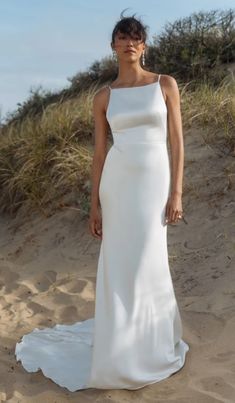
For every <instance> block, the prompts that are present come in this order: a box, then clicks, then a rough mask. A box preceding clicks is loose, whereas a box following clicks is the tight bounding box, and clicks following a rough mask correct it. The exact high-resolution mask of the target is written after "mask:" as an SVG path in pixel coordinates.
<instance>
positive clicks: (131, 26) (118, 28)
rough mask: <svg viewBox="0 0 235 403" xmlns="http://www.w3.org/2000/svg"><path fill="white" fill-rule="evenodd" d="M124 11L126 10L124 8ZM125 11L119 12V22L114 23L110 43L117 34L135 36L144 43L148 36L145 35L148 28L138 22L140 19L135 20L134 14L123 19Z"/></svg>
mask: <svg viewBox="0 0 235 403" xmlns="http://www.w3.org/2000/svg"><path fill="white" fill-rule="evenodd" d="M125 10H127V9H126V8H125ZM125 10H123V11H122V12H121V15H120V20H119V21H118V22H117V23H116V25H115V27H114V29H113V32H112V43H114V40H115V35H116V34H117V33H118V32H121V33H122V34H127V35H130V36H131V37H133V36H135V35H137V36H139V38H140V39H142V41H143V42H144V43H145V42H146V40H147V36H148V35H147V30H148V26H147V25H144V24H143V22H142V21H141V20H140V18H139V19H137V18H135V14H133V15H132V16H131V17H124V16H123V13H124V11H125Z"/></svg>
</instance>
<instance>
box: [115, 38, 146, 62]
mask: <svg viewBox="0 0 235 403" xmlns="http://www.w3.org/2000/svg"><path fill="white" fill-rule="evenodd" d="M111 46H112V49H113V50H115V51H116V53H117V57H118V60H125V61H128V60H132V61H135V60H136V61H137V60H139V58H140V57H141V55H142V53H143V51H144V49H145V43H144V42H143V41H142V39H141V38H140V37H139V35H138V34H134V33H133V34H131V35H128V34H124V33H121V32H117V34H116V35H115V39H114V44H113V45H112V44H111Z"/></svg>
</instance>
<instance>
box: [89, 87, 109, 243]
mask: <svg viewBox="0 0 235 403" xmlns="http://www.w3.org/2000/svg"><path fill="white" fill-rule="evenodd" d="M107 91H108V90H107V88H105V87H104V88H101V89H100V90H99V91H98V92H97V93H96V94H95V96H94V98H93V117H94V154H93V160H92V166H91V176H90V178H91V204H90V219H89V228H90V232H91V234H92V235H93V236H95V237H96V238H101V226H102V222H101V214H100V212H99V207H100V200H99V185H100V178H101V173H102V170H103V165H104V161H105V158H106V154H107V137H108V127H109V125H108V121H107V119H106V107H107V102H108V101H107Z"/></svg>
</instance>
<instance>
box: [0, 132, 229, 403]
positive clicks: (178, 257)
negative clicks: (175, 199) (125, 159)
mask: <svg viewBox="0 0 235 403" xmlns="http://www.w3.org/2000/svg"><path fill="white" fill-rule="evenodd" d="M231 172H234V158H232V157H231V156H230V157H228V156H227V157H226V156H224V155H222V154H221V153H220V152H218V151H216V150H214V149H213V148H211V147H209V146H207V145H205V144H204V142H203V139H202V137H201V135H200V130H198V131H194V132H193V134H192V133H191V134H190V135H189V134H187V133H186V135H185V180H184V182H185V191H184V195H183V208H184V211H185V218H186V219H187V222H188V224H187V225H186V224H184V223H183V222H182V221H181V222H180V223H178V224H177V225H169V227H168V250H169V263H170V269H171V273H172V279H173V282H174V288H175V293H176V297H177V301H178V305H179V309H180V312H181V317H182V322H183V330H184V339H185V341H187V342H188V343H189V345H190V351H189V352H188V354H187V357H186V362H185V366H184V367H183V368H182V369H181V370H180V371H179V372H178V373H176V374H173V375H172V376H170V377H169V378H167V379H165V380H163V381H161V382H158V383H155V384H153V385H149V386H146V387H144V388H142V389H139V390H137V391H127V390H97V389H87V390H83V391H77V392H73V393H72V392H69V391H68V390H67V389H65V388H61V387H59V386H58V385H56V384H55V383H53V381H51V380H50V379H48V378H45V377H44V376H43V374H42V372H41V371H39V372H37V373H32V374H30V373H28V372H26V371H25V370H24V369H23V367H22V366H21V363H20V362H18V363H17V362H16V360H15V355H14V350H15V343H16V342H17V341H19V340H20V338H21V336H22V335H23V334H25V333H28V332H30V331H32V330H33V329H34V328H35V327H39V328H43V327H49V326H53V325H55V324H57V323H61V324H69V323H73V322H75V321H79V320H84V319H87V318H90V317H92V316H94V299H95V281H96V269H97V258H98V252H99V246H100V241H99V240H97V239H94V238H92V236H91V235H90V234H89V231H88V223H87V220H84V219H81V218H80V216H79V212H78V211H77V210H75V209H69V208H67V209H63V210H61V211H58V212H56V213H55V214H54V215H52V216H50V217H44V216H42V215H41V214H39V213H35V212H34V213H30V212H28V213H27V215H24V214H25V211H24V210H23V209H21V210H19V212H18V214H17V216H16V217H15V218H14V219H13V218H9V217H7V216H2V217H0V305H1V314H0V315H1V321H0V338H1V341H0V349H1V350H0V354H1V360H0V401H1V402H24V403H27V402H33V403H36V402H40V403H41V402H45V403H52V402H53V403H55V402H57V403H64V402H81V403H86V402H92V403H94V402H100V403H106V402H109V403H111V402H112V403H114V402H115V403H117V402H125V403H128V402H135V403H144V402H146V403H150V402H158V403H162V402H164V403H168V402H169V403H170V402H171V403H172V402H177V403H189V402H190V403H216V402H235V337H234V334H235V281H234V280H235V271H234V254H235V253H234V252H235V236H234V233H235V231H234V217H235V197H234V193H235V183H234V175H230V174H231ZM61 365H62V364H61Z"/></svg>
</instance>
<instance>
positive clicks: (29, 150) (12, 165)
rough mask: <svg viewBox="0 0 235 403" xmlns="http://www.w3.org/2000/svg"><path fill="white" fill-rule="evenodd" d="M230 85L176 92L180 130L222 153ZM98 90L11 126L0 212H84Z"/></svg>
mask: <svg viewBox="0 0 235 403" xmlns="http://www.w3.org/2000/svg"><path fill="white" fill-rule="evenodd" d="M234 87H235V82H234V79H232V80H229V81H227V82H226V83H225V82H223V83H221V85H220V86H218V87H217V89H216V90H215V89H214V88H211V87H210V86H209V85H208V84H203V83H202V84H199V85H198V87H197V88H196V90H194V91H191V90H190V83H189V84H187V85H183V86H181V87H180V92H181V101H182V118H183V128H184V129H189V133H190V131H191V129H193V128H194V127H196V126H197V127H200V128H202V130H201V132H202V135H203V136H204V137H205V141H206V142H207V143H208V144H211V145H213V146H215V147H216V146H219V147H220V149H221V150H223V151H224V152H225V153H233V152H234V147H235V139H234V126H235V102H234V95H233V94H234V93H235V92H234ZM96 90H97V88H96V87H95V86H93V87H91V88H90V90H88V91H87V90H86V91H83V92H82V93H80V94H79V96H78V97H77V98H73V99H71V100H66V101H64V102H61V103H55V104H51V105H49V106H48V107H47V108H45V110H44V112H43V114H42V115H41V116H40V117H38V118H35V117H30V116H28V117H27V118H25V119H24V121H23V122H22V123H21V124H15V123H14V124H11V125H9V126H8V127H7V129H6V128H5V130H4V134H3V133H2V134H1V135H0V210H1V212H8V213H12V214H14V213H15V212H16V211H17V210H18V208H19V207H20V206H22V205H24V207H25V208H26V210H27V209H30V210H32V209H34V208H35V209H40V210H41V211H42V212H43V213H44V214H46V215H48V214H51V213H53V212H54V210H55V209H57V208H65V207H66V208H76V209H78V210H80V212H81V214H82V215H87V213H88V211H89V196H90V188H91V187H90V185H91V183H90V167H91V162H92V155H93V144H94V138H93V131H94V128H93V116H92V100H93V96H94V93H95V92H96Z"/></svg>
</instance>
